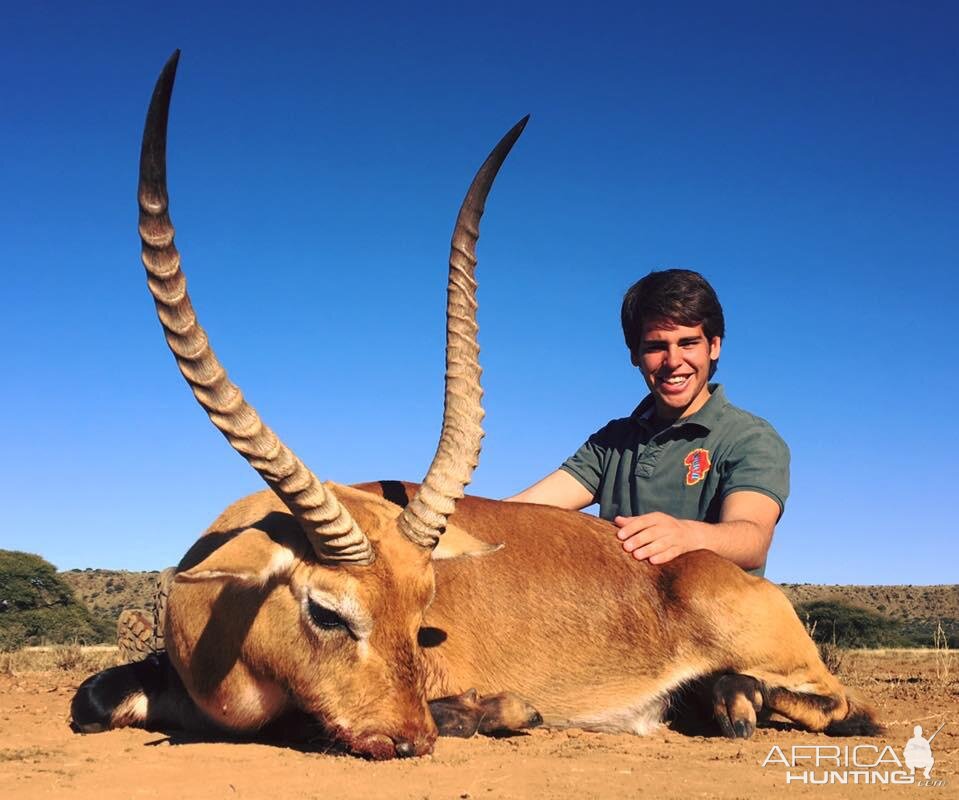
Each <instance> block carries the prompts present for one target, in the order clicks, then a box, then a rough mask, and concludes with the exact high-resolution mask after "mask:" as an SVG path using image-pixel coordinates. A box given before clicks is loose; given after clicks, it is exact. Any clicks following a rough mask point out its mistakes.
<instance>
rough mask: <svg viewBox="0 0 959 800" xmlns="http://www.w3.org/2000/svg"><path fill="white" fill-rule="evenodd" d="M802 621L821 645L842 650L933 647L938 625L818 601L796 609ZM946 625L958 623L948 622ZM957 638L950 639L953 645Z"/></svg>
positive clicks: (950, 637) (798, 606) (799, 605)
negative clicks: (828, 645) (907, 620)
mask: <svg viewBox="0 0 959 800" xmlns="http://www.w3.org/2000/svg"><path fill="white" fill-rule="evenodd" d="M796 613H798V614H799V618H800V619H801V620H803V621H804V622H806V623H807V627H809V628H812V627H813V625H815V628H814V630H813V639H815V641H816V643H817V644H836V645H838V646H839V647H846V648H851V647H871V648H879V647H931V646H932V632H933V630H934V629H935V623H934V622H933V623H928V624H927V623H926V622H923V621H919V620H912V621H909V622H904V621H901V620H895V619H890V618H889V617H886V616H884V615H882V614H879V613H876V612H875V611H870V610H868V609H865V608H859V607H857V606H851V605H847V604H845V603H837V602H834V601H829V600H815V601H812V602H809V603H800V604H798V605H797V606H796ZM945 622H954V621H952V620H948V621H945ZM954 640H955V637H954V636H949V641H950V646H952V641H954Z"/></svg>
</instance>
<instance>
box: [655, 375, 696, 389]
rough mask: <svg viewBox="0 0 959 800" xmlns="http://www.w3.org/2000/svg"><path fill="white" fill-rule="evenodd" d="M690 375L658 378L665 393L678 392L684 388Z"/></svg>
mask: <svg viewBox="0 0 959 800" xmlns="http://www.w3.org/2000/svg"><path fill="white" fill-rule="evenodd" d="M691 377H692V375H673V376H672V377H670V378H660V379H659V383H660V385H661V386H662V387H663V388H664V389H666V390H667V391H679V390H681V389H684V388H685V387H686V384H687V383H689V379H690V378H691Z"/></svg>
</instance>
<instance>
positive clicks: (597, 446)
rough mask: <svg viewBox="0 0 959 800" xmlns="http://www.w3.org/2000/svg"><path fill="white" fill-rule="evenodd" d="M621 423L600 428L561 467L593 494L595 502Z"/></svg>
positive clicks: (613, 422) (618, 421)
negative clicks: (611, 447)
mask: <svg viewBox="0 0 959 800" xmlns="http://www.w3.org/2000/svg"><path fill="white" fill-rule="evenodd" d="M620 422H621V420H612V421H611V422H609V423H608V424H607V425H606V426H605V427H603V428H600V429H599V430H598V431H596V433H594V434H593V435H592V436H590V437H589V438H588V439H587V440H586V441H585V442H584V443H583V445H582V447H580V448H579V450H577V451H576V452H575V453H573V455H571V456H570V457H569V458H567V459H566V460H565V461H564V462H563V463H562V464H561V465H560V469H561V470H563V471H564V472H568V473H569V474H570V475H572V476H573V477H574V478H576V480H578V481H579V482H580V483H581V484H583V486H585V487H586V488H587V489H588V490H589V491H590V492H592V494H593V500H594V501H595V500H596V496H597V495H598V494H599V489H600V484H601V483H602V479H603V474H604V472H605V470H606V463H607V460H608V453H609V448H610V446H611V444H612V443H613V442H614V441H615V439H616V431H615V428H616V427H617V426H618V424H619V423H620Z"/></svg>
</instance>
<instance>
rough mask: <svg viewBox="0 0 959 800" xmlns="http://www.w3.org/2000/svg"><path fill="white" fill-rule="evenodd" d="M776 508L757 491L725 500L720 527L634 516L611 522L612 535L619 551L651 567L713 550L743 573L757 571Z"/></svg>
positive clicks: (667, 517)
mask: <svg viewBox="0 0 959 800" xmlns="http://www.w3.org/2000/svg"><path fill="white" fill-rule="evenodd" d="M780 511H781V509H780V508H779V504H778V503H777V502H776V501H775V500H773V499H772V498H770V497H767V496H766V495H764V494H761V493H760V492H750V491H739V492H733V493H732V494H730V495H727V497H726V499H725V500H723V504H722V506H721V507H720V509H719V522H694V521H693V520H688V519H676V518H675V517H671V516H670V515H669V514H663V513H660V512H658V511H657V512H653V513H652V514H642V515H640V516H638V517H615V518H614V519H613V522H614V523H615V524H616V525H618V526H619V530H618V531H617V533H616V535H617V536H618V537H619V539H620V541H622V543H623V550H625V551H626V553H627V554H629V555H630V556H632V557H633V558H637V559H640V560H642V559H644V558H645V559H649V563H650V564H665V563H666V562H667V561H672V560H673V559H674V558H676V556H678V555H682V554H683V553H688V552H689V551H690V550H712V551H713V552H714V553H718V554H719V555H721V556H723V558H728V559H729V560H730V561H732V562H733V563H734V564H738V565H739V566H740V567H742V568H743V569H755V568H756V567H760V566H762V564H763V562H764V561H765V560H766V553H767V552H768V550H769V543H770V542H771V541H772V538H773V531H774V530H775V528H776V521H777V520H778V519H779V514H780Z"/></svg>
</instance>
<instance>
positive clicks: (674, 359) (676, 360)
mask: <svg viewBox="0 0 959 800" xmlns="http://www.w3.org/2000/svg"><path fill="white" fill-rule="evenodd" d="M682 365H683V351H682V350H681V349H680V348H679V347H670V348H669V349H668V350H667V351H666V366H667V367H669V368H670V369H676V368H678V367H681V366H682Z"/></svg>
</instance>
